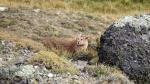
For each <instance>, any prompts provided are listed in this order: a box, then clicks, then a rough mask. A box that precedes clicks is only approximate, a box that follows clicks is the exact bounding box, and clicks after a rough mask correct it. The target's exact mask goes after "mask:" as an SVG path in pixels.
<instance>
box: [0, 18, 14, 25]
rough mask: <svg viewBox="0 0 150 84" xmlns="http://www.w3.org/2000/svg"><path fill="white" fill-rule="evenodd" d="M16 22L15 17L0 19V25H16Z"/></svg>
mask: <svg viewBox="0 0 150 84" xmlns="http://www.w3.org/2000/svg"><path fill="white" fill-rule="evenodd" d="M14 24H16V20H15V19H11V18H9V19H8V18H3V19H0V26H1V27H8V26H11V25H14Z"/></svg>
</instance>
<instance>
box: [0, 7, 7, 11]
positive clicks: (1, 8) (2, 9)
mask: <svg viewBox="0 0 150 84" xmlns="http://www.w3.org/2000/svg"><path fill="white" fill-rule="evenodd" d="M6 10H8V7H0V11H6Z"/></svg>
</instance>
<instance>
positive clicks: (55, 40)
mask: <svg viewBox="0 0 150 84" xmlns="http://www.w3.org/2000/svg"><path fill="white" fill-rule="evenodd" d="M42 42H43V44H44V45H45V46H46V47H48V48H56V49H65V50H67V51H69V52H78V51H86V49H87V47H88V41H87V37H86V36H83V35H81V34H80V35H77V37H76V38H59V37H45V38H44V39H43V40H42Z"/></svg>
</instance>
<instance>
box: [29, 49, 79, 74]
mask: <svg viewBox="0 0 150 84" xmlns="http://www.w3.org/2000/svg"><path fill="white" fill-rule="evenodd" d="M37 62H38V63H42V64H44V65H45V67H46V68H47V69H50V70H52V71H53V72H55V73H66V72H70V73H72V74H73V73H76V72H77V69H76V68H75V67H74V66H73V65H72V64H71V63H70V62H69V61H67V60H66V59H63V58H61V57H59V56H58V55H56V54H55V53H54V52H48V51H40V52H39V53H38V54H37V55H36V56H34V57H32V58H30V59H29V63H32V64H34V63H37Z"/></svg>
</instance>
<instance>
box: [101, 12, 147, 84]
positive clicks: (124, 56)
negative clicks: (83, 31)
mask: <svg viewBox="0 0 150 84" xmlns="http://www.w3.org/2000/svg"><path fill="white" fill-rule="evenodd" d="M98 51H99V58H100V62H102V63H105V64H109V65H117V66H118V67H119V68H120V69H121V70H123V71H124V72H125V73H126V74H127V75H128V76H129V77H130V79H133V80H135V82H136V83H138V84H143V83H144V84H150V15H149V14H147V15H141V16H136V17H132V16H126V17H123V18H121V19H120V20H118V21H116V22H114V23H113V24H112V25H111V26H110V27H109V28H108V29H107V30H106V31H105V33H104V34H103V35H102V36H101V38H100V48H99V50H98Z"/></svg>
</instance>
